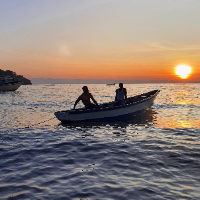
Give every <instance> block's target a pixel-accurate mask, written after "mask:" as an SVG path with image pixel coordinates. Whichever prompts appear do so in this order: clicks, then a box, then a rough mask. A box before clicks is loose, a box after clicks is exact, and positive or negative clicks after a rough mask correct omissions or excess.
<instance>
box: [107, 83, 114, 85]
mask: <svg viewBox="0 0 200 200" xmlns="http://www.w3.org/2000/svg"><path fill="white" fill-rule="evenodd" d="M106 85H115V83H107V84H106Z"/></svg>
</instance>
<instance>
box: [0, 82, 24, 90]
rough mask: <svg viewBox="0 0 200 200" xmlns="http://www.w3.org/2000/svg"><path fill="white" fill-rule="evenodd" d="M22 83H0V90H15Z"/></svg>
mask: <svg viewBox="0 0 200 200" xmlns="http://www.w3.org/2000/svg"><path fill="white" fill-rule="evenodd" d="M21 85H22V84H21V83H15V84H8V85H5V84H4V85H0V91H2V92H5V91H15V90H17V89H18V88H19V87H20V86H21Z"/></svg>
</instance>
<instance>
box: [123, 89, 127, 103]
mask: <svg viewBox="0 0 200 200" xmlns="http://www.w3.org/2000/svg"><path fill="white" fill-rule="evenodd" d="M124 96H125V100H127V91H126V88H124Z"/></svg>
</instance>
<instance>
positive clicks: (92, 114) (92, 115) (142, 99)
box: [54, 90, 160, 123]
mask: <svg viewBox="0 0 200 200" xmlns="http://www.w3.org/2000/svg"><path fill="white" fill-rule="evenodd" d="M159 92H160V91H159V90H153V91H150V92H147V93H143V94H140V95H137V96H134V97H129V98H127V101H126V104H124V105H118V106H115V102H114V101H112V102H108V103H103V104H100V105H99V108H94V109H85V108H80V109H72V110H66V111H57V112H55V113H54V115H55V116H56V118H57V119H58V120H59V121H61V122H62V123H71V122H107V121H118V120H122V119H125V118H128V117H132V116H135V115H140V114H142V113H143V112H145V111H146V110H147V109H148V108H150V107H151V106H152V104H153V102H154V100H155V98H156V96H157V94H158V93H159Z"/></svg>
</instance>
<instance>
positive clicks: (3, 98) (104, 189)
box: [0, 84, 200, 200]
mask: <svg viewBox="0 0 200 200" xmlns="http://www.w3.org/2000/svg"><path fill="white" fill-rule="evenodd" d="M88 86H89V89H90V91H91V92H92V94H93V96H94V97H95V99H96V100H97V101H98V102H106V101H110V100H113V99H114V95H115V93H114V91H115V89H116V88H117V86H106V85H88ZM81 87H82V85H55V86H46V85H32V86H21V87H20V88H19V90H17V91H16V92H7V93H0V199H44V200H46V199H56V200H61V199H64V200H68V199H70V200H71V199H73V200H80V199H81V200H84V199H85V200H86V199H87V200H93V199H116V200H120V199H122V200H124V199H129V200H130V199H142V200H143V199H148V200H149V199H155V200H158V199H163V200H164V199H165V200H169V199H174V200H177V199H195V200H198V199H200V85H199V84H140V85H136V84H130V85H125V87H126V88H127V90H128V96H133V95H136V94H140V93H143V92H147V91H150V90H153V89H160V90H161V92H160V94H159V95H158V96H157V98H156V100H155V104H154V106H153V107H152V109H150V110H148V111H147V112H146V113H144V114H143V115H141V116H139V117H134V118H132V119H128V120H125V121H123V122H116V123H112V124H111V123H110V124H109V123H95V124H94V123H93V124H90V123H83V124H69V125H64V124H60V122H59V121H58V120H57V119H55V118H54V112H55V111H57V110H64V109H70V108H72V107H73V104H74V101H75V100H76V98H77V96H78V95H79V94H80V93H81V92H82V91H81ZM79 106H81V103H80V104H79Z"/></svg>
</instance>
